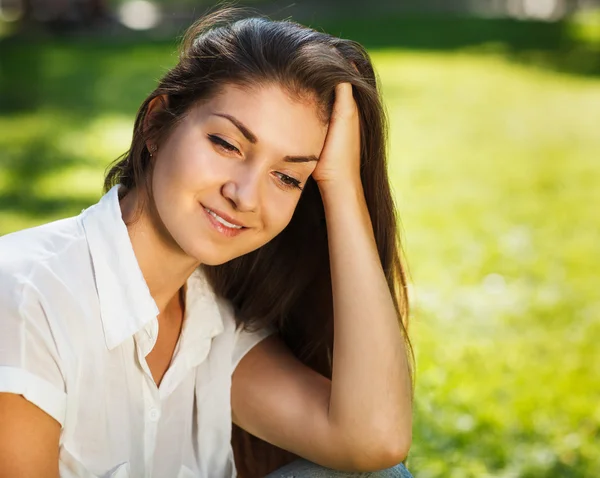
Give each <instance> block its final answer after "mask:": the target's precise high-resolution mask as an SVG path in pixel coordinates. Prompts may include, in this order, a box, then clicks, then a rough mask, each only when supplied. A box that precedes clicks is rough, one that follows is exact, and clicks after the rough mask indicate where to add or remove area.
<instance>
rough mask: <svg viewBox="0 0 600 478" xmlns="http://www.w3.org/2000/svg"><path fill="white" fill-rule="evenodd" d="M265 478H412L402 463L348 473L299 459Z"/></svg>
mask: <svg viewBox="0 0 600 478" xmlns="http://www.w3.org/2000/svg"><path fill="white" fill-rule="evenodd" d="M265 478H412V475H411V474H410V472H409V471H408V470H407V469H406V467H405V466H404V465H403V464H402V463H400V464H399V465H396V466H393V467H392V468H388V469H387V470H381V471H371V472H366V473H350V472H347V471H337V470H332V469H330V468H324V467H322V466H319V465H317V464H315V463H311V462H310V461H306V460H302V459H301V460H296V461H294V462H292V463H290V464H289V465H286V466H284V467H283V468H279V469H278V470H275V471H274V472H273V473H269V474H268V475H267V476H266V477H265Z"/></svg>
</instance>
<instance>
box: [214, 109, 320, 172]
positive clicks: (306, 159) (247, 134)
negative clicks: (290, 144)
mask: <svg viewBox="0 0 600 478" xmlns="http://www.w3.org/2000/svg"><path fill="white" fill-rule="evenodd" d="M213 114H214V115H215V116H219V117H221V118H225V119H227V120H229V121H231V123H233V125H234V126H235V127H236V128H237V129H239V130H240V132H241V133H242V134H243V135H244V138H246V139H247V140H248V141H250V142H251V143H252V144H256V143H258V138H257V137H256V135H255V134H254V133H252V131H250V130H249V129H248V128H247V127H246V126H245V125H244V124H243V123H242V122H241V121H240V120H238V119H237V118H235V117H234V116H231V115H228V114H225V113H213ZM283 160H284V161H285V162H286V163H310V162H312V161H318V160H319V158H317V157H316V156H315V155H314V154H311V155H310V156H284V157H283Z"/></svg>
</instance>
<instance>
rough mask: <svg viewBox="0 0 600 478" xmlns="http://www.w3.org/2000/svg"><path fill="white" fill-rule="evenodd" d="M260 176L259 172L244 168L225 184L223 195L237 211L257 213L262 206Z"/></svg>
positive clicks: (222, 190)
mask: <svg viewBox="0 0 600 478" xmlns="http://www.w3.org/2000/svg"><path fill="white" fill-rule="evenodd" d="M260 176H261V175H260V172H259V171H258V170H255V169H253V168H243V169H242V170H240V171H239V172H238V173H237V174H236V175H235V177H232V178H230V179H229V180H228V181H226V182H225V183H224V184H223V186H222V188H221V194H222V195H223V197H224V198H225V199H227V200H228V201H229V203H230V204H231V206H232V207H233V208H234V209H235V210H236V211H240V212H257V211H258V209H259V204H260V188H261V184H260Z"/></svg>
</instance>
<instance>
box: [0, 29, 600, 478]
mask: <svg viewBox="0 0 600 478" xmlns="http://www.w3.org/2000/svg"><path fill="white" fill-rule="evenodd" d="M0 50H1V53H0V61H2V63H0V66H1V67H2V68H3V69H2V70H0V74H2V76H1V77H0V85H1V86H2V89H3V94H2V95H0V97H1V99H0V102H1V103H0V151H2V153H1V154H0V234H3V233H8V232H11V231H14V230H17V229H20V228H23V227H28V226H33V225H35V224H40V223H43V222H46V221H49V220H52V219H55V218H59V217H64V216H67V215H72V214H77V213H78V212H79V211H80V210H81V208H83V207H86V206H87V205H89V204H91V203H92V202H93V201H95V200H96V199H97V198H98V197H99V195H100V192H101V185H102V173H103V171H104V169H105V167H106V166H107V165H108V163H109V162H110V161H111V160H112V159H114V158H116V157H117V156H118V155H119V154H120V153H122V152H123V151H124V150H125V149H126V148H127V146H128V141H129V139H130V134H131V127H132V124H133V117H134V114H135V110H136V108H137V106H138V105H139V103H141V101H142V100H143V98H144V96H145V95H146V94H147V93H148V92H149V91H151V89H152V87H153V85H154V83H155V80H156V79H157V78H158V77H159V76H160V74H161V73H162V72H164V71H165V69H166V68H167V67H168V66H170V65H172V64H173V63H174V61H175V60H176V57H175V56H174V54H173V52H174V46H173V45H172V44H160V43H158V44H142V45H132V44H119V43H110V44H109V43H106V42H98V41H89V40H88V41H85V42H79V43H78V44H77V45H74V44H70V43H64V42H49V43H45V44H43V45H41V44H28V43H23V42H12V43H8V44H5V45H2V48H1V49H0ZM494 51H495V50H494ZM373 56H374V60H375V63H376V66H377V68H378V70H379V73H380V75H381V79H382V84H383V90H384V96H385V100H386V104H387V108H388V111H389V116H390V122H391V134H390V137H391V164H390V169H391V173H392V178H393V184H394V189H395V191H396V196H397V202H398V208H399V211H400V216H401V218H402V223H403V229H404V237H405V247H406V252H407V255H408V258H409V262H410V271H411V278H412V287H411V292H412V296H413V304H414V315H413V319H412V320H413V322H412V326H411V333H412V338H413V342H414V344H415V348H416V353H417V365H418V371H417V393H416V404H415V429H414V441H413V447H412V450H411V456H410V459H409V467H410V468H411V470H412V471H413V473H414V474H415V476H416V477H418V478H428V477H429V478H433V477H444V478H446V477H451V478H452V477H457V478H458V477H478V478H479V477H504V478H508V477H554V476H561V477H591V476H596V475H597V473H598V470H600V456H599V455H598V443H600V368H599V367H598V364H600V349H599V348H598V347H597V345H596V342H597V339H598V338H600V299H599V296H600V294H598V290H597V288H598V281H597V274H598V273H597V271H598V270H599V269H600V254H599V253H598V252H599V244H600V226H599V224H600V223H599V221H598V212H597V211H598V204H600V192H599V189H598V187H597V185H598V184H600V162H599V160H598V158H599V153H598V152H599V151H600V134H598V125H600V79H599V78H597V77H594V76H593V75H592V76H587V77H584V76H571V75H568V74H565V73H559V72H557V71H555V70H554V69H550V68H545V69H538V68H534V67H528V66H526V65H524V64H522V63H519V62H514V58H513V57H512V56H511V55H506V54H505V53H502V52H500V51H497V52H496V53H494V52H489V53H483V52H477V51H462V52H461V51H443V52H441V51H440V52H437V53H434V52H427V51H419V52H415V51H413V52H410V51H406V50H398V49H385V50H374V51H373ZM9 90H10V91H11V94H10V95H7V94H5V93H6V92H7V91H9Z"/></svg>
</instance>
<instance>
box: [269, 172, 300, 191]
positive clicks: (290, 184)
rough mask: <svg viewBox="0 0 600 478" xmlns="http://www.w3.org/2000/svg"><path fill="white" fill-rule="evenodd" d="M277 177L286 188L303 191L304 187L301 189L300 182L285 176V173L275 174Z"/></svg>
mask: <svg viewBox="0 0 600 478" xmlns="http://www.w3.org/2000/svg"><path fill="white" fill-rule="evenodd" d="M275 176H277V178H279V181H280V182H281V183H282V184H283V185H284V186H285V187H286V188H291V189H300V190H302V187H300V181H298V180H297V179H295V178H292V177H291V176H288V175H287V174H283V173H275Z"/></svg>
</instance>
